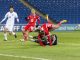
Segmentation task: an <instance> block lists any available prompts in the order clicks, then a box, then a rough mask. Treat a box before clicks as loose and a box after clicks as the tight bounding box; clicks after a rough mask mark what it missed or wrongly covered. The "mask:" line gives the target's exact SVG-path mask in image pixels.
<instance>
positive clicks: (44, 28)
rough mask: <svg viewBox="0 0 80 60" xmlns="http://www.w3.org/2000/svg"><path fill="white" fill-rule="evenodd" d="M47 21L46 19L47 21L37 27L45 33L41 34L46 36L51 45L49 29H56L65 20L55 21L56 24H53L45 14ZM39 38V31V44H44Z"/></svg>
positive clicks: (39, 37) (39, 35)
mask: <svg viewBox="0 0 80 60" xmlns="http://www.w3.org/2000/svg"><path fill="white" fill-rule="evenodd" d="M47 21H48V23H44V24H42V25H41V27H40V28H39V30H40V31H43V32H44V34H45V35H43V36H46V37H47V41H48V42H49V45H50V46H52V45H53V43H52V40H51V38H50V31H51V30H55V29H58V28H59V27H60V26H61V24H62V23H65V22H66V20H62V21H60V22H59V23H57V24H53V23H52V22H50V21H49V20H48V15H47ZM41 38H42V35H41V34H40V33H39V34H38V41H39V44H40V45H41V46H44V44H43V42H42V39H41Z"/></svg>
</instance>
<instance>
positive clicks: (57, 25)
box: [53, 20, 67, 29]
mask: <svg viewBox="0 0 80 60" xmlns="http://www.w3.org/2000/svg"><path fill="white" fill-rule="evenodd" d="M66 22H67V20H62V21H60V22H59V23H58V24H56V25H53V27H54V28H55V29H57V28H59V27H60V26H61V25H62V24H63V23H66Z"/></svg>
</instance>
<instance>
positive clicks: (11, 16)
mask: <svg viewBox="0 0 80 60" xmlns="http://www.w3.org/2000/svg"><path fill="white" fill-rule="evenodd" d="M6 19H7V22H6V24H5V26H4V40H5V41H6V40H7V32H9V34H13V35H14V36H15V38H16V37H17V36H16V33H15V32H13V30H14V29H13V27H14V23H15V20H17V22H19V19H18V15H17V13H16V12H14V8H13V6H11V7H10V11H9V12H7V13H6V15H5V17H4V19H3V20H2V21H1V22H0V23H2V22H3V21H5V20H6Z"/></svg>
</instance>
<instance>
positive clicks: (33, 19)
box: [22, 9, 40, 41]
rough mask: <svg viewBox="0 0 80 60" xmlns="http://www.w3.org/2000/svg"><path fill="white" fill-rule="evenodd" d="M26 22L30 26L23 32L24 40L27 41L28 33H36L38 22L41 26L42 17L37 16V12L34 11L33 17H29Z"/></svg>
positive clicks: (32, 12)
mask: <svg viewBox="0 0 80 60" xmlns="http://www.w3.org/2000/svg"><path fill="white" fill-rule="evenodd" d="M26 20H27V21H28V24H27V25H26V26H25V27H24V29H23V30H22V33H23V38H24V40H25V41H26V40H27V39H28V33H29V32H32V31H34V28H35V26H36V22H37V21H38V24H40V17H39V16H38V15H37V14H36V12H35V10H34V9H32V10H31V15H29V16H28V18H26Z"/></svg>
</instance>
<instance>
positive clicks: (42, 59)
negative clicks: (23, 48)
mask: <svg viewBox="0 0 80 60" xmlns="http://www.w3.org/2000/svg"><path fill="white" fill-rule="evenodd" d="M0 56H6V57H15V58H29V59H35V60H50V59H45V58H37V57H27V56H15V55H9V54H0Z"/></svg>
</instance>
